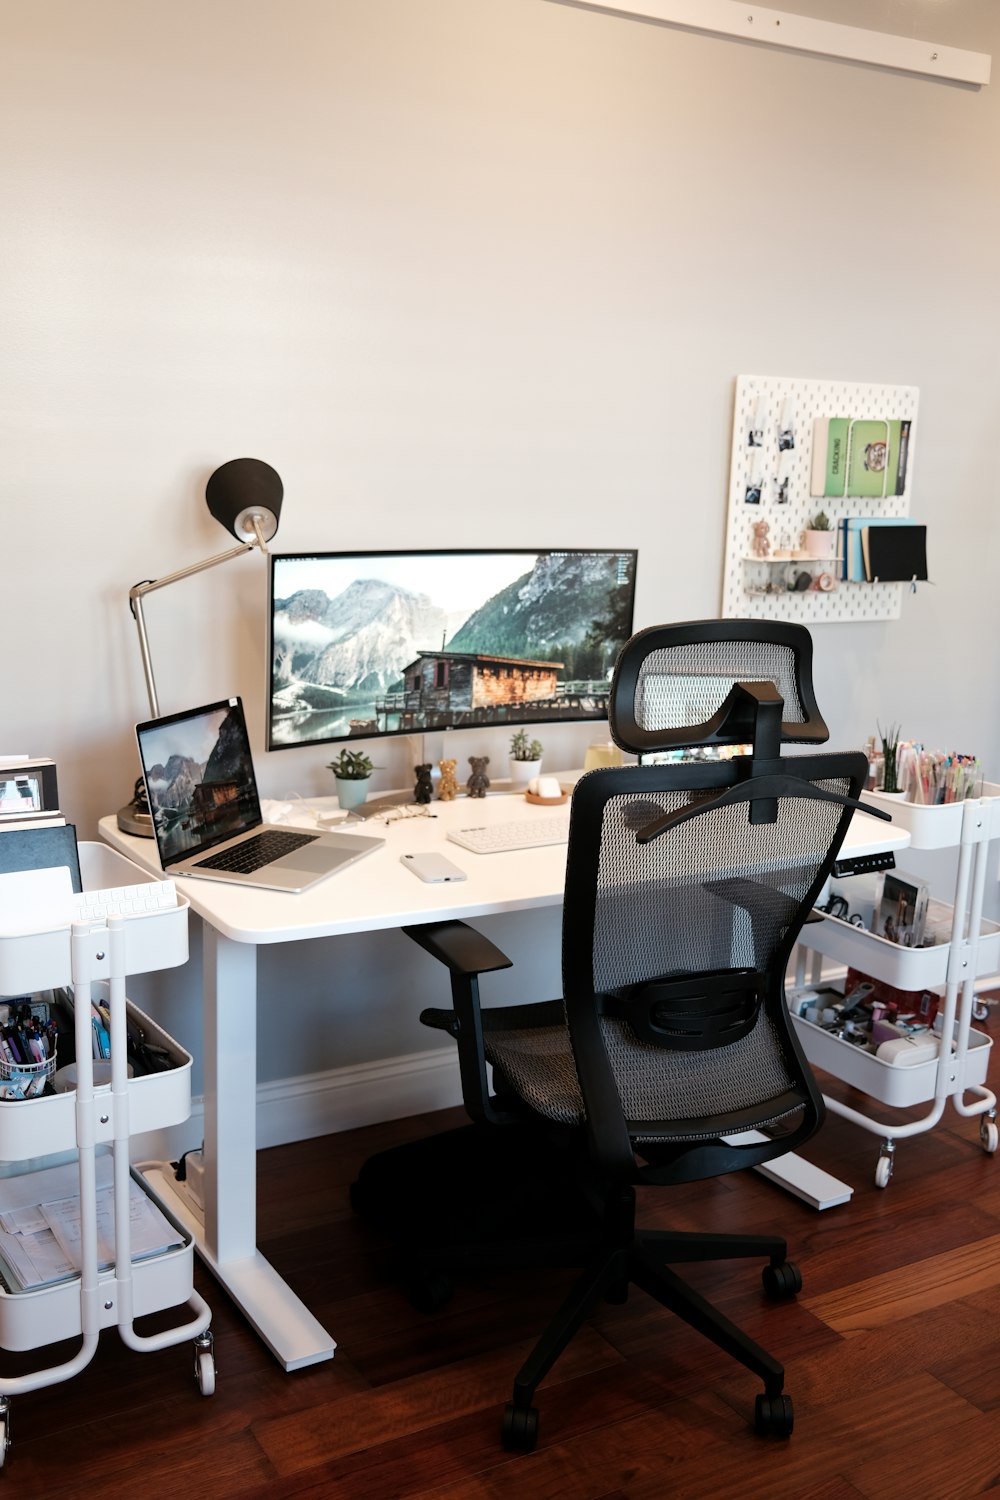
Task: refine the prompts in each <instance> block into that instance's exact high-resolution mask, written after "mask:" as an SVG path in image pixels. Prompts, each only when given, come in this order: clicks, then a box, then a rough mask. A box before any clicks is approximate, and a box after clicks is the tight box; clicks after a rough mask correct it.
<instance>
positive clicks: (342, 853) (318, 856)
mask: <svg viewBox="0 0 1000 1500" xmlns="http://www.w3.org/2000/svg"><path fill="white" fill-rule="evenodd" d="M360 852H361V851H360V850H359V849H335V848H332V847H331V846H330V845H329V844H327V843H321V844H319V845H316V844H303V845H302V847H301V848H300V849H292V850H291V851H290V852H289V853H288V854H286V855H284V856H283V857H282V858H281V859H279V860H278V861H277V863H278V864H279V865H280V866H281V867H282V869H285V870H304V871H305V872H306V873H307V874H309V875H321V874H322V873H323V872H324V871H325V870H335V869H336V868H337V866H338V865H340V864H343V863H344V861H345V860H349V859H353V858H354V857H355V855H357V854H360Z"/></svg>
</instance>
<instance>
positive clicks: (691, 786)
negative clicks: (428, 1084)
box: [356, 621, 867, 1449]
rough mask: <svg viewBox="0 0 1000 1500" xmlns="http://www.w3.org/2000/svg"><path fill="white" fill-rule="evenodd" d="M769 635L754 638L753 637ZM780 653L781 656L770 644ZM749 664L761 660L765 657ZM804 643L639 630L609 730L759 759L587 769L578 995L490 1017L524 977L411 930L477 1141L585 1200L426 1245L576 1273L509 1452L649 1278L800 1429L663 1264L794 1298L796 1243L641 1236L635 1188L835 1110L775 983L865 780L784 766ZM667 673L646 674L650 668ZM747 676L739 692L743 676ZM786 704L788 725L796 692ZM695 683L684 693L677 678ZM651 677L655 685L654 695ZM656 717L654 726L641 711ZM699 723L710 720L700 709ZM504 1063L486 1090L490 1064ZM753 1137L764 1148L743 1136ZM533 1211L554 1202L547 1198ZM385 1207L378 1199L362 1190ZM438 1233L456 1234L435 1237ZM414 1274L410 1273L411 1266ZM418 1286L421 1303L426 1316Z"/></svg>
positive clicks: (439, 1289)
mask: <svg viewBox="0 0 1000 1500" xmlns="http://www.w3.org/2000/svg"><path fill="white" fill-rule="evenodd" d="M754 632H760V634H761V636H762V639H761V640H760V641H759V642H755V639H754V634H753V633H754ZM776 637H778V639H776ZM755 652H756V654H755ZM810 653H811V643H810V641H809V636H808V632H806V631H805V630H804V629H803V628H802V627H798V626H780V627H774V626H769V625H767V624H764V625H763V626H762V625H761V624H760V622H740V621H735V622H734V621H706V622H697V623H695V624H687V625H681V626H660V627H656V628H655V629H654V630H652V631H643V632H640V634H639V635H638V636H635V637H633V639H632V640H631V641H630V642H629V643H628V645H626V647H625V648H624V651H623V653H622V656H621V658H620V660H619V662H618V665H617V667H616V671H615V676H614V680H613V683H612V691H611V729H612V734H613V735H614V737H615V738H616V740H618V742H619V743H620V744H622V745H623V746H624V747H625V748H628V749H630V750H639V751H641V752H646V751H649V750H652V749H655V748H659V747H662V746H663V744H664V737H666V739H667V740H668V741H669V746H668V747H669V748H676V747H677V745H678V744H679V743H680V740H681V738H682V735H683V734H684V733H685V732H686V733H687V735H688V739H687V741H686V743H688V744H691V745H693V744H705V743H711V744H722V743H737V744H745V743H749V744H750V745H752V747H753V753H752V754H751V755H743V756H737V757H735V758H734V759H732V760H728V761H724V760H719V761H715V762H711V763H693V762H688V763H674V764H670V765H656V764H651V765H641V766H638V767H620V768H615V769H610V770H599V771H594V772H591V773H590V774H589V775H586V776H584V777H583V778H582V779H581V780H580V782H579V783H578V785H577V787H576V790H575V792H574V796H573V804H572V816H571V824H570V838H569V847H568V853H567V874H566V891H565V901H564V914H563V997H562V999H561V1000H557V1001H548V1002H543V1003H541V1004H537V1005H520V1006H514V1007H499V1008H497V1007H492V1008H483V1009H481V1008H480V1004H479V976H480V975H481V974H484V973H489V972H491V971H493V970H496V969H499V968H503V967H507V966H509V962H510V961H509V960H508V959H507V958H506V956H505V955H504V954H502V953H501V952H500V950H499V949H497V948H495V947H494V945H493V944H492V943H490V942H488V940H486V939H485V938H483V937H482V936H481V935H480V934H478V933H476V932H475V931H473V930H472V929H470V928H469V927H468V926H467V925H466V924H464V923H460V922H447V923H431V924H426V925H423V926H419V927H412V928H407V929H405V930H406V932H407V934H408V935H409V936H410V937H411V938H413V940H414V941H415V942H417V943H418V944H419V945H420V946H421V947H422V948H423V949H424V950H425V951H426V952H428V953H429V954H431V955H432V956H433V957H434V958H436V959H438V960H439V961H441V962H443V963H444V964H445V965H446V966H447V967H448V969H449V971H450V974H451V990H452V1008H451V1009H450V1010H434V1011H427V1012H425V1013H424V1015H423V1016H422V1019H423V1020H424V1021H425V1022H426V1023H427V1024H428V1025H431V1026H435V1027H439V1028H442V1029H445V1030H447V1031H448V1032H449V1033H450V1034H451V1035H452V1036H454V1037H455V1039H456V1041H457V1044H458V1050H459V1063H460V1068H461V1076H462V1089H463V1097H464V1100H465V1104H466V1108H467V1110H468V1112H469V1114H470V1115H471V1116H472V1118H473V1120H474V1121H476V1122H478V1127H470V1128H471V1129H473V1130H475V1129H477V1128H478V1131H479V1135H478V1136H477V1137H476V1139H477V1140H478V1141H480V1142H482V1141H484V1140H502V1139H504V1138H505V1132H508V1133H509V1138H510V1139H511V1140H512V1141H515V1142H516V1143H517V1149H518V1150H523V1151H525V1152H526V1153H527V1157H526V1160H527V1161H528V1163H529V1166H528V1167H526V1169H525V1170H526V1172H528V1173H529V1175H530V1174H537V1175H538V1176H540V1177H541V1178H542V1179H543V1180H544V1179H545V1177H546V1173H547V1174H548V1178H549V1180H550V1181H551V1182H552V1183H553V1184H555V1183H556V1182H559V1183H563V1184H564V1183H565V1182H566V1181H567V1180H570V1179H572V1180H573V1181H574V1182H575V1183H576V1184H577V1185H578V1192H579V1199H580V1202H581V1204H586V1205H589V1207H590V1208H591V1210H592V1213H591V1216H590V1217H589V1218H586V1219H584V1220H581V1219H579V1218H577V1219H574V1222H573V1225H572V1229H571V1232H570V1233H568V1234H566V1235H565V1236H564V1237H563V1241H562V1243H561V1244H560V1236H559V1233H558V1231H557V1230H555V1231H553V1230H552V1228H551V1226H546V1233H545V1234H544V1235H539V1236H538V1237H536V1239H535V1240H534V1242H533V1241H532V1236H531V1235H530V1233H526V1234H523V1235H521V1236H520V1237H519V1238H518V1239H517V1242H516V1243H509V1242H508V1243H497V1242H493V1243H491V1242H490V1239H489V1233H488V1232H485V1233H484V1231H483V1228H482V1226H481V1225H474V1226H473V1229H474V1232H473V1233H471V1234H470V1235H469V1236H468V1239H467V1241H466V1242H465V1243H461V1242H460V1239H459V1240H456V1238H455V1237H454V1236H452V1237H451V1240H450V1243H448V1244H447V1245H445V1244H443V1243H435V1230H434V1226H433V1225H431V1226H428V1228H427V1230H426V1231H425V1233H424V1243H423V1244H422V1245H417V1246H414V1245H413V1242H412V1236H411V1237H409V1239H408V1252H409V1253H411V1254H414V1253H416V1252H420V1253H422V1256H423V1259H422V1262H421V1263H422V1264H423V1265H424V1266H425V1267H427V1268H433V1269H434V1271H435V1273H437V1272H438V1271H439V1270H440V1268H441V1267H442V1266H447V1265H449V1263H450V1265H451V1266H455V1265H460V1264H470V1263H475V1262H476V1261H477V1260H481V1261H492V1262H493V1263H494V1264H495V1263H497V1262H498V1261H499V1262H500V1263H504V1261H505V1260H506V1261H508V1262H509V1263H511V1264H515V1263H520V1264H529V1263H532V1261H535V1262H536V1263H537V1262H540V1261H542V1262H546V1263H552V1262H553V1261H556V1260H558V1259H559V1258H560V1252H562V1255H563V1257H564V1260H565V1263H566V1264H568V1265H577V1266H579V1265H580V1264H584V1265H585V1269H584V1271H583V1273H582V1274H581V1275H580V1276H579V1277H578V1279H577V1281H576V1283H575V1284H574V1286H573V1287H572V1289H571V1291H570V1292H569V1294H568V1296H567V1298H566V1301H565V1302H564V1304H563V1305H562V1307H561V1308H560V1309H559V1310H558V1312H557V1314H556V1316H555V1317H554V1318H553V1320H552V1322H551V1323H550V1325H549V1327H548V1328H547V1329H546V1330H545V1331H544V1332H543V1334H542V1335H541V1338H540V1339H539V1341H538V1343H537V1344H536V1346H535V1348H534V1350H533V1351H532V1353H531V1354H530V1356H529V1357H528V1359H527V1361H526V1362H525V1364H524V1365H523V1367H522V1369H521V1370H520V1371H519V1373H518V1375H517V1376H516V1378H515V1381H514V1389H513V1397H512V1400H511V1401H510V1402H509V1403H508V1405H507V1408H506V1411H505V1414H504V1421H503V1428H502V1436H503V1441H504V1444H505V1445H506V1446H507V1447H509V1448H520V1449H531V1448H533V1447H534V1445H535V1442H536V1440H537V1432H538V1413H537V1411H536V1409H535V1407H534V1406H533V1404H532V1402H533V1398H534V1393H535V1390H536V1389H537V1386H538V1385H539V1383H540V1382H541V1380H542V1379H543V1378H544V1376H545V1374H546V1373H547V1371H548V1370H549V1369H550V1368H551V1366H552V1364H553V1363H554V1362H555V1360H556V1359H557V1358H558V1356H559V1354H560V1353H561V1352H562V1350H563V1349H564V1348H565V1347H566V1345H567V1344H568V1343H569V1341H570V1339H571V1338H572V1336H573V1334H574V1333H575V1332H576V1330H577V1329H578V1328H579V1327H580V1326H581V1325H582V1324H583V1322H584V1321H585V1320H586V1319H587V1318H588V1317H589V1315H590V1314H591V1312H592V1311H593V1309H594V1307H595V1306H596V1305H597V1304H598V1302H599V1301H600V1300H601V1299H602V1298H605V1299H609V1300H622V1298H623V1297H624V1296H625V1295H626V1294H627V1290H628V1287H629V1286H630V1285H635V1286H637V1287H639V1288H641V1289H642V1290H643V1291H645V1292H646V1293H648V1294H649V1295H650V1296H652V1297H654V1298H656V1299H657V1300H658V1301H660V1302H661V1303H662V1304H663V1305H664V1306H665V1307H667V1308H668V1309H669V1310H671V1311H672V1312H674V1313H676V1314H677V1315H678V1316H679V1317H680V1318H682V1319H683V1320H684V1321H685V1322H687V1323H688V1324H690V1325H691V1326H692V1327H693V1328H695V1329H696V1330H697V1331H699V1332H700V1333H702V1334H704V1335H705V1336H706V1337H708V1338H709V1339H711V1340H712V1341H713V1342H714V1343H716V1344H717V1345H718V1346H719V1347H720V1348H721V1349H723V1350H724V1351H725V1352H727V1353H728V1354H730V1355H732V1356H733V1357H734V1358H735V1359H737V1360H739V1361H740V1362H741V1363H742V1364H744V1365H745V1366H746V1367H747V1368H748V1369H750V1370H751V1371H753V1372H754V1373H756V1374H757V1375H759V1376H760V1377H761V1379H762V1380H763V1383H764V1391H763V1393H762V1394H761V1395H759V1396H758V1397H757V1402H756V1408H755V1423H756V1426H757V1428H758V1430H759V1431H761V1432H770V1433H774V1434H777V1435H779V1436H787V1434H788V1433H790V1432H791V1428H792V1422H793V1413H792V1403H791V1399H790V1397H789V1396H787V1395H786V1394H785V1393H784V1389H783V1388H784V1371H783V1369H782V1366H781V1365H780V1364H779V1363H778V1362H777V1361H776V1360H775V1359H774V1358H772V1356H771V1355H769V1354H768V1353H766V1352H765V1351H764V1350H763V1349H761V1348H760V1347H759V1345H757V1344H756V1343H755V1342H754V1341H753V1340H752V1339H750V1338H749V1337H748V1336H747V1335H746V1334H744V1333H743V1332H742V1331H741V1330H740V1329H738V1328H736V1327H735V1326H734V1325H733V1324H732V1323H731V1322H729V1320H728V1319H726V1318H725V1317H724V1316H723V1315H722V1314H721V1313H720V1312H719V1311H718V1310H717V1309H715V1308H714V1307H712V1306H711V1304H709V1303H708V1302H707V1301H706V1300H705V1299H704V1298H703V1297H701V1296H700V1295H699V1294H697V1293H696V1292H695V1291H694V1290H693V1289H692V1288H691V1287H689V1286H688V1285H687V1284H686V1283H685V1282H684V1281H682V1280H681V1278H680V1277H679V1276H678V1275H677V1274H676V1273H675V1272H674V1271H673V1270H672V1269H671V1266H672V1265H673V1264H675V1263H682V1262H686V1261H704V1260H711V1259H728V1258H733V1257H748V1256H750V1257H758V1258H763V1259H765V1260H766V1261H767V1264H766V1266H765V1267H764V1270H763V1280H764V1286H765V1290H766V1291H767V1293H768V1294H769V1295H770V1296H773V1297H786V1296H789V1295H794V1293H795V1292H796V1291H797V1290H798V1289H799V1287H800V1285H801V1279H800V1277H799V1273H798V1271H797V1269H796V1268H795V1267H794V1266H793V1265H792V1264H791V1263H790V1262H788V1260H787V1258H786V1246H785V1242H784V1240H783V1239H781V1238H779V1237H777V1236H767V1235H757V1234H754V1235H715V1234H712V1235H708V1234H701V1233H670V1232H662V1231H657V1232H653V1231H648V1230H644V1229H642V1228H639V1227H637V1226H636V1223H635V1202H636V1200H635V1191H636V1187H637V1186H638V1185H642V1184H647V1185H653V1186H661V1187H668V1186H669V1185H671V1184H675V1183H680V1182H689V1181H695V1180H700V1179H702V1178H707V1177H712V1176H716V1175H719V1174H721V1173H726V1172H730V1171H734V1170H737V1169H739V1168H742V1167H746V1166H753V1165H757V1164H759V1163H761V1162H764V1161H767V1160H770V1159H773V1158H774V1157H777V1156H779V1155H781V1154H783V1153H785V1152H787V1151H789V1150H792V1149H794V1148H795V1147H797V1146H798V1145H799V1144H801V1142H803V1141H804V1140H806V1139H807V1138H808V1137H809V1136H810V1135H811V1134H812V1133H813V1131H815V1130H816V1128H817V1127H818V1125H819V1124H820V1122H821V1120H822V1117H823V1104H822V1098H821V1095H820V1093H819V1091H818V1089H817V1087H816V1084H815V1082H814V1080H813V1077H812V1074H811V1072H810V1069H809V1066H808V1064H807V1063H806V1061H805V1058H804V1057H803V1055H802V1052H801V1049H800V1047H799V1045H798V1042H797V1040H796V1037H795V1034H794V1031H793V1029H792V1027H791V1025H790V1023H789V1019H788V1015H787V1011H786V1008H785V1003H784V973H785V967H786V964H787V961H788V957H789V954H790V952H791V949H792V947H793V946H794V943H795V940H796V937H797V935H798V932H799V930H800V928H801V926H802V923H803V922H804V920H805V918H806V916H807V915H808V913H809V911H810V910H811V908H812V905H813V902H814V900H815V898H816V896H817V895H818V893H819V891H820V889H821V887H822V885H823V883H824V881H825V880H826V878H827V876H828V874H829V871H830V868H831V866H832V863H833V860H834V858H835V856H836V854H837V851H838V850H839V847H840V844H841V841H842V839H843V836H844V834H845V832H846V829H847V824H848V822H849V820H850V817H851V814H852V812H853V810H854V809H855V807H857V806H858V805H859V804H858V802H857V797H858V794H859V792H860V790H861V788H862V786H863V784H864V779H865V775H866V772H867V761H866V759H865V757H864V755H862V754H860V753H857V752H850V753H847V754H799V755H796V756H794V757H790V758H787V759H782V757H781V755H780V747H781V744H782V743H783V742H785V741H787V740H789V739H799V740H804V741H806V742H812V743H816V742H817V741H818V740H821V739H824V738H825V737H826V727H825V725H823V723H822V720H821V719H820V717H819V713H818V710H817V709H816V707H815V700H814V698H813V694H812V686H811V677H810V670H809V668H810V660H811V656H810ZM654 669H655V670H654ZM737 669H738V670H739V671H742V672H744V673H746V676H747V679H748V680H747V681H746V682H745V683H744V682H741V681H740V680H739V679H737V678H735V677H733V676H732V673H733V671H734V670H737ZM768 671H770V672H772V673H774V674H775V675H778V676H779V677H780V678H781V683H782V689H783V690H784V691H786V692H787V691H793V692H794V694H795V704H796V706H795V708H794V710H793V715H792V717H790V718H789V717H786V714H787V709H786V708H785V706H784V698H783V695H782V691H780V690H779V689H778V688H777V687H775V685H774V682H773V680H770V681H769V680H768V679H767V678H766V677H765V676H764V675H763V674H764V673H765V672H768ZM668 674H669V675H672V676H673V677H674V678H679V677H683V676H685V675H686V677H687V678H688V679H689V688H690V691H688V689H686V688H685V686H684V684H683V683H682V682H678V681H673V682H671V683H670V684H669V685H667V686H665V685H664V683H663V681H662V679H663V678H664V677H665V676H666V675H668ZM654 678H655V679H656V683H655V691H653V689H652V687H651V683H652V680H653V679H654ZM685 692H687V693H688V701H689V702H692V703H694V704H695V705H696V710H695V712H696V714H697V715H698V716H699V717H698V723H697V724H696V725H695V726H694V727H693V728H692V727H691V726H689V727H688V729H687V730H686V731H684V730H683V726H681V725H680V724H678V723H677V722H676V714H675V713H674V711H673V708H671V712H670V714H669V715H668V717H671V718H672V719H673V720H674V722H671V723H670V724H669V725H667V726H664V724H663V718H664V705H665V704H670V705H676V704H677V703H678V702H681V701H683V700H684V694H685ZM647 709H648V710H651V713H647ZM706 709H707V711H706ZM488 1065H489V1066H490V1067H492V1074H493V1092H491V1091H490V1088H489V1085H488V1076H489V1075H488V1072H487V1066H488ZM744 1134H748V1135H750V1137H751V1138H750V1139H748V1140H746V1139H737V1140H735V1141H734V1140H733V1139H731V1138H732V1137H734V1136H735V1137H738V1138H739V1137H742V1136H743V1135H744ZM357 1187H358V1192H357V1195H356V1201H357V1202H358V1205H359V1206H364V1204H365V1201H366V1192H365V1182H364V1174H363V1175H362V1179H360V1180H359V1184H358V1185H357ZM539 1196H544V1195H543V1194H540V1195H539ZM368 1198H369V1201H370V1194H368ZM438 1238H439V1239H440V1238H441V1237H440V1236H438ZM418 1258H419V1256H418ZM431 1284H432V1285H433V1287H434V1291H433V1294H432V1295H427V1285H426V1284H425V1286H424V1288H423V1291H422V1293H421V1292H420V1289H419V1288H418V1297H417V1299H416V1300H418V1301H419V1300H423V1301H424V1302H433V1301H435V1300H439V1298H440V1297H441V1296H442V1295H444V1289H446V1288H447V1283H446V1282H441V1281H440V1280H436V1281H434V1282H433V1283H431Z"/></svg>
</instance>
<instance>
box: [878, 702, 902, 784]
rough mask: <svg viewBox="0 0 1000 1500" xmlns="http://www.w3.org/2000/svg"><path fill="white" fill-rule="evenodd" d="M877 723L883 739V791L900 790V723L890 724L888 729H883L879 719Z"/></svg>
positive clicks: (880, 736) (880, 737)
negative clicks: (898, 750) (898, 752)
mask: <svg viewBox="0 0 1000 1500" xmlns="http://www.w3.org/2000/svg"><path fill="white" fill-rule="evenodd" d="M876 725H877V728H878V733H879V739H880V740H881V741H882V790H883V792H898V791H899V782H898V781H897V779H896V751H897V749H898V746H899V725H898V724H890V725H889V727H888V728H887V729H883V728H882V726H881V724H879V723H878V721H877V720H876Z"/></svg>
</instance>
